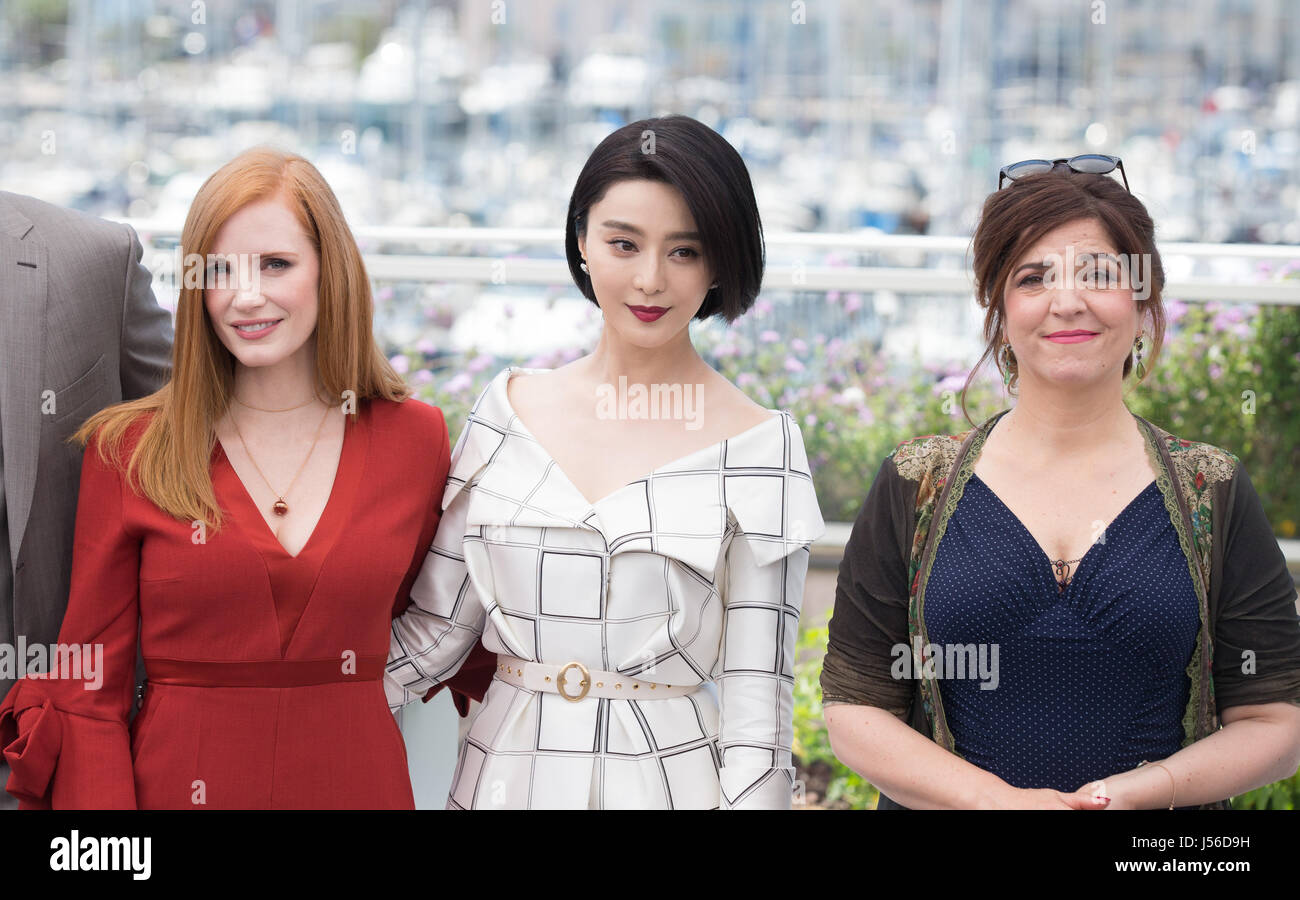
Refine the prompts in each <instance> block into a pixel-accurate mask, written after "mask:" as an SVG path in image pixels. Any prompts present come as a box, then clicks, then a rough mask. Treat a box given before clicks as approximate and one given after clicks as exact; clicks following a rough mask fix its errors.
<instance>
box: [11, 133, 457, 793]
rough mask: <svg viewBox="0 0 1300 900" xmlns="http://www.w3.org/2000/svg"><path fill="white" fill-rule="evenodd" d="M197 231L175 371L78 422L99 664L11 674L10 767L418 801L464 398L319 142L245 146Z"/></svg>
mask: <svg viewBox="0 0 1300 900" xmlns="http://www.w3.org/2000/svg"><path fill="white" fill-rule="evenodd" d="M182 248H183V250H184V252H185V254H186V255H185V257H184V259H185V277H184V280H183V287H182V290H181V292H180V299H179V303H178V306H177V319H176V342H175V347H174V351H173V354H174V355H173V364H172V368H173V371H172V377H171V380H170V381H169V382H168V383H167V384H166V385H165V386H164V387H163V388H162V389H161V390H159V391H158V392H157V393H155V394H152V395H150V396H148V397H144V398H141V399H139V400H135V401H132V402H129V403H122V404H118V405H116V406H114V407H111V408H109V409H106V410H104V411H102V412H100V413H98V414H97V415H95V416H93V417H92V418H91V419H90V420H88V421H87V422H86V423H85V424H84V425H83V426H82V428H81V429H80V431H79V432H78V433H77V435H76V436H75V439H76V440H79V441H80V442H82V443H83V444H85V443H89V444H90V445H91V446H89V447H87V452H86V453H85V456H84V461H83V466H82V476H81V487H80V491H81V492H80V500H79V505H78V518H77V527H76V538H75V546H74V553H73V570H72V588H71V594H70V597H69V603H68V612H67V615H66V617H65V619H64V622H63V626H62V630H61V632H60V636H59V645H60V647H61V648H64V649H67V648H73V647H76V648H79V650H80V655H81V659H82V660H83V661H88V662H89V663H90V665H89V666H87V667H86V668H88V669H90V670H92V671H81V672H74V673H69V672H68V671H66V667H64V668H65V671H59V670H58V667H57V666H52V667H51V671H50V672H49V673H48V677H47V676H29V677H27V678H25V679H23V680H20V681H19V682H18V683H17V684H15V685H14V687H13V689H12V690H11V691H10V692H9V694H8V696H7V697H6V698H5V700H4V703H3V705H0V749H3V752H4V754H5V758H6V760H7V761H8V762H9V764H10V765H11V766H12V768H13V774H12V776H11V778H10V780H9V783H8V785H7V786H6V787H7V789H8V790H9V792H10V793H12V794H14V795H15V796H17V797H18V798H19V799H20V801H21V803H22V806H23V807H24V808H41V807H46V808H48V807H55V808H59V807H69V808H85V807H98V808H134V807H138V808H205V807H206V808H210V809H211V808H242V809H250V808H253V809H255V808H261V809H271V808H321V807H325V808H355V807H367V808H412V807H413V805H414V803H413V799H412V793H411V785H410V779H409V776H408V773H407V765H406V753H405V747H404V744H403V741H402V736H401V734H400V733H399V731H398V729H397V727H396V725H395V723H394V722H393V718H392V716H391V715H390V713H389V711H388V707H387V704H386V702H385V697H384V689H383V684H382V681H381V678H382V675H383V670H384V662H385V659H386V655H387V650H388V644H389V627H390V621H391V619H392V617H393V615H394V614H396V613H400V612H401V610H402V609H403V608H404V607H405V605H406V602H407V597H408V590H409V588H410V585H411V582H412V581H413V580H414V578H415V575H416V573H417V572H418V570H419V568H420V564H421V563H422V562H423V559H424V556H425V552H426V548H427V547H428V545H429V543H430V541H431V540H432V538H433V535H434V533H435V531H436V529H437V525H438V520H439V517H440V504H439V502H438V501H439V498H440V497H441V495H442V491H443V486H444V484H445V481H446V476H447V469H448V459H449V445H448V438H447V429H446V426H445V424H444V422H443V416H442V413H441V411H440V410H438V409H437V408H435V407H431V406H428V405H427V404H424V403H421V402H420V401H418V400H414V399H410V390H409V388H408V387H407V386H406V385H405V384H404V383H403V381H402V379H401V378H400V377H399V376H398V375H397V374H396V372H394V371H393V369H392V368H391V367H390V366H389V364H388V362H387V361H386V360H385V359H384V356H383V354H382V353H381V352H380V350H379V348H378V346H377V345H376V343H375V340H374V337H373V335H372V332H371V318H372V309H373V300H372V297H371V291H370V284H369V281H368V279H367V277H366V271H365V267H364V264H363V263H362V259H361V254H360V252H359V250H358V248H357V245H356V242H355V241H354V240H353V238H352V235H351V232H350V231H349V230H348V227H347V223H346V222H345V220H344V218H343V214H342V212H341V210H340V208H339V205H338V201H337V200H336V198H335V197H334V194H333V192H332V191H331V190H330V188H329V186H328V185H327V184H326V183H325V181H324V180H323V179H322V178H321V175H320V173H319V172H318V171H317V170H316V169H315V168H314V167H313V166H312V165H311V164H310V163H309V162H307V161H306V160H305V159H303V158H301V157H298V156H293V155H290V154H286V153H281V152H278V151H274V150H269V149H254V150H250V151H248V152H245V153H243V154H241V155H240V156H238V157H236V158H235V159H234V160H232V161H231V162H229V163H228V164H226V165H225V166H223V167H222V168H221V169H220V170H219V171H217V172H216V173H215V174H214V175H213V176H212V177H211V178H209V179H208V180H207V182H206V183H205V184H204V185H203V187H202V188H201V189H200V190H199V193H198V196H197V197H196V198H195V200H194V203H193V205H192V207H191V208H190V212H189V215H188V217H187V219H186V222H185V228H184V231H183V233H182ZM137 635H138V644H139V647H140V649H141V650H142V653H143V657H144V663H145V669H146V671H147V673H148V682H147V686H146V689H145V691H144V696H143V699H142V707H141V709H140V712H139V715H138V716H136V718H135V720H134V721H133V722H132V723H131V724H130V726H129V727H128V725H127V718H128V713H129V712H130V707H131V703H132V699H133V697H132V694H133V686H134V684H135V678H134V674H135V661H136V648H137ZM471 669H472V667H471ZM69 674H72V675H73V677H68V676H69ZM462 678H463V680H462V682H461V684H460V685H452V687H453V689H456V688H458V687H460V688H462V689H463V691H464V692H469V693H473V694H474V695H476V696H481V694H482V688H481V687H480V688H478V689H477V690H475V689H472V688H467V687H464V685H466V684H469V683H472V682H473V681H474V679H475V675H474V674H473V672H472V671H469V670H467V672H466V674H465V675H464V676H462Z"/></svg>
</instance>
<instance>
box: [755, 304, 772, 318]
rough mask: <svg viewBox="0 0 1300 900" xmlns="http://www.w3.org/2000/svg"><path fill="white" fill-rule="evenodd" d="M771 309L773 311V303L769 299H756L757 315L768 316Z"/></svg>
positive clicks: (760, 316)
mask: <svg viewBox="0 0 1300 900" xmlns="http://www.w3.org/2000/svg"><path fill="white" fill-rule="evenodd" d="M771 311H772V304H771V303H770V302H769V301H767V300H763V299H758V300H755V301H754V315H755V316H757V317H758V318H760V319H762V318H764V317H766V316H767V314H768V313H770V312H771Z"/></svg>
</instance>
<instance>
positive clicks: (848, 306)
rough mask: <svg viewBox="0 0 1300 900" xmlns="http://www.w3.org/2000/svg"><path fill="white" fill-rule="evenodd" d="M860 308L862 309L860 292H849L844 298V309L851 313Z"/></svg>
mask: <svg viewBox="0 0 1300 900" xmlns="http://www.w3.org/2000/svg"><path fill="white" fill-rule="evenodd" d="M860 309H862V296H861V295H860V294H849V295H848V297H846V298H845V300H844V311H845V312H846V313H852V312H857V311H858V310H860Z"/></svg>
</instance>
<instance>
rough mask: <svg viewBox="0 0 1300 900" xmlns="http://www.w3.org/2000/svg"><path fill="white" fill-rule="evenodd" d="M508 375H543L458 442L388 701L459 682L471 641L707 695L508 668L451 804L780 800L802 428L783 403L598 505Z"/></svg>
mask: <svg viewBox="0 0 1300 900" xmlns="http://www.w3.org/2000/svg"><path fill="white" fill-rule="evenodd" d="M514 371H533V370H519V369H515V368H510V369H506V370H504V371H502V372H501V373H500V374H499V375H497V376H496V377H495V378H494V379H493V380H492V382H491V383H490V384H489V385H488V386H487V388H486V389H485V390H484V391H483V394H482V395H481V396H480V397H479V399H478V400H477V402H476V403H475V405H474V408H473V409H472V410H471V412H470V415H469V418H468V421H467V424H466V426H465V429H464V431H463V432H462V433H461V436H460V438H459V440H458V441H457V443H456V448H455V450H454V451H453V454H452V461H451V471H450V475H449V478H448V482H447V488H446V491H445V493H444V495H443V501H442V504H443V510H444V512H443V518H442V521H441V522H440V524H439V527H438V534H437V537H436V538H435V539H434V543H433V546H432V547H430V549H429V557H428V560H427V562H426V564H425V565H424V567H423V569H422V570H421V571H420V574H419V576H418V577H417V578H416V581H415V584H414V586H413V587H412V591H411V599H412V605H411V607H410V608H409V609H408V610H407V612H406V613H405V614H403V615H402V616H401V617H400V618H398V619H395V620H394V622H393V641H392V647H391V650H390V653H389V660H388V666H387V673H386V675H385V679H384V682H385V689H386V691H387V692H388V699H389V706H390V707H391V708H393V709H398V708H400V707H401V706H402V705H403V704H405V703H408V702H410V701H411V700H414V699H416V698H418V697H420V696H422V695H423V694H424V693H425V692H426V691H427V690H428V689H429V688H430V687H432V686H433V685H435V684H437V683H438V682H439V681H442V680H445V679H447V678H449V677H450V676H451V675H452V674H454V673H455V671H456V669H457V668H458V667H459V666H460V664H461V663H462V662H464V660H465V659H466V657H467V656H468V655H469V653H470V651H471V649H472V648H473V645H474V643H475V641H476V640H478V639H479V637H480V636H482V639H483V643H484V645H485V647H486V648H487V649H488V650H489V651H492V652H494V653H500V654H506V655H510V656H515V657H519V658H521V659H526V660H532V661H535V662H540V663H548V664H555V665H563V664H565V663H568V662H570V661H578V662H581V663H583V664H584V665H586V666H587V667H588V668H589V669H603V670H607V671H617V672H621V673H623V674H625V675H628V676H631V677H637V678H642V679H645V680H653V681H657V682H663V683H668V684H673V685H689V684H699V685H702V686H703V685H706V684H708V683H709V682H712V683H713V684H715V685H716V694H715V692H714V691H713V690H709V689H701V690H697V691H694V692H693V693H691V694H688V695H686V696H681V697H671V698H662V699H653V700H631V699H628V700H621V699H603V698H596V697H586V698H584V699H583V700H581V701H578V702H572V701H569V700H566V699H564V698H563V697H561V696H560V695H558V694H554V693H539V692H533V691H530V690H528V689H526V688H523V687H516V686H514V685H512V684H510V683H508V682H506V681H503V680H501V679H500V678H499V677H498V678H496V679H494V680H493V681H492V684H491V686H490V687H489V689H488V692H487V695H486V696H485V697H484V700H483V704H482V706H481V707H480V709H479V712H478V715H477V717H476V718H475V720H474V722H473V724H472V725H471V726H470V730H469V734H468V736H467V738H466V741H465V742H464V744H463V745H462V747H461V749H460V754H459V760H458V763H457V766H456V773H455V776H454V778H453V781H452V786H451V796H450V797H449V798H448V803H447V805H448V807H449V808H453V809H471V808H480V809H482V808H497V809H503V808H505V809H520V808H533V809H540V808H602V809H612V808H637V809H645V808H668V809H700V808H703V809H711V808H719V807H723V808H731V807H735V808H788V807H789V806H790V803H791V794H792V788H793V782H794V770H793V768H792V766H791V759H790V745H791V741H792V718H793V684H794V678H793V663H794V648H795V638H796V635H797V631H798V624H799V608H800V603H801V600H802V595H803V585H804V577H805V575H806V573H807V569H808V555H809V554H808V545H809V544H810V543H811V542H812V541H813V540H815V539H816V538H818V537H819V536H821V534H822V533H823V531H824V524H823V522H822V517H821V512H820V510H819V508H818V505H817V497H816V494H815V493H814V491H813V484H812V478H811V475H810V473H809V468H808V460H807V457H806V454H805V452H804V447H803V439H802V436H801V434H800V432H799V428H798V426H797V425H796V423H795V422H794V420H793V419H792V418H791V417H790V415H789V414H788V413H785V412H776V411H774V412H772V415H771V419H770V420H769V421H767V422H764V423H762V424H760V425H756V426H754V427H753V428H750V429H749V430H747V431H744V432H742V433H741V434H739V435H736V436H735V437H732V438H730V439H728V440H725V441H721V442H719V443H717V444H714V445H713V446H710V447H706V448H703V449H701V450H697V451H695V452H692V453H690V454H688V455H686V456H684V457H681V458H680V459H677V460H674V461H673V462H670V463H668V464H666V465H663V466H660V467H659V468H658V469H655V470H654V471H653V472H652V473H650V474H649V475H646V476H644V477H643V478H640V479H638V480H636V481H633V482H631V483H629V484H627V485H624V486H623V487H621V488H619V489H618V490H616V491H614V492H613V493H611V494H609V495H608V496H606V497H603V498H602V499H600V500H599V501H597V502H596V503H594V504H592V503H589V502H588V501H587V500H586V498H585V497H583V495H582V494H581V493H580V492H579V491H578V489H577V488H576V487H574V486H573V484H572V483H571V482H570V481H569V479H568V478H566V477H565V475H564V473H563V472H561V471H560V468H559V466H557V465H556V463H555V461H554V460H553V459H551V458H550V456H549V455H548V454H547V453H546V452H545V451H544V450H543V449H542V447H541V445H540V444H539V443H538V442H537V440H536V439H535V438H533V437H532V435H531V434H529V432H528V430H527V429H526V428H525V427H524V425H523V423H522V422H521V421H520V420H519V418H518V416H516V415H515V414H514V412H513V410H512V409H511V407H510V404H509V401H508V399H507V395H506V384H507V381H508V380H509V378H510V375H511V373H512V372H514ZM715 696H716V699H715ZM412 764H413V765H419V761H418V760H413V761H412Z"/></svg>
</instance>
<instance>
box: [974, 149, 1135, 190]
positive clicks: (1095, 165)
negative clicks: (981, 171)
mask: <svg viewBox="0 0 1300 900" xmlns="http://www.w3.org/2000/svg"><path fill="white" fill-rule="evenodd" d="M1057 166H1063V167H1065V168H1067V169H1069V170H1071V171H1073V172H1081V173H1083V174H1085V175H1105V174H1106V173H1108V172H1114V171H1115V170H1116V169H1119V177H1120V178H1123V179H1124V190H1126V191H1128V192H1129V193H1130V194H1131V193H1133V192H1132V191H1130V190H1129V186H1128V176H1127V175H1125V174H1124V163H1123V162H1122V161H1121V160H1120V158H1119V157H1118V156H1103V155H1102V154H1100V153H1083V154H1081V155H1079V156H1072V157H1070V158H1069V159H1065V158H1064V157H1062V158H1061V159H1051V160H1048V159H1023V160H1021V161H1020V162H1016V163H1011V164H1009V165H1005V166H1003V167H1002V168H1001V169H999V170H998V190H999V191H1000V190H1002V185H1003V183H1004V182H1007V181H1015V180H1016V179H1017V178H1024V177H1025V176H1026V175H1041V174H1042V173H1043V172H1050V171H1052V170H1053V169H1055V168H1056V167H1057Z"/></svg>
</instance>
